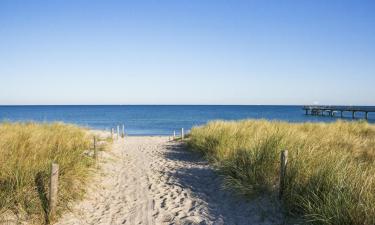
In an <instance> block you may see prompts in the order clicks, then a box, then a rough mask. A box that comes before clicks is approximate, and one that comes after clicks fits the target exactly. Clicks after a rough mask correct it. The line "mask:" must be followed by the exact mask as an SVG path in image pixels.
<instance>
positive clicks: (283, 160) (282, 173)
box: [279, 150, 288, 199]
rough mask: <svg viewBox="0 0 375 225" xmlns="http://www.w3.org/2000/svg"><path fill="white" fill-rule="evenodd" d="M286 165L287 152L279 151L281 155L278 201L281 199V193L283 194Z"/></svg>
mask: <svg viewBox="0 0 375 225" xmlns="http://www.w3.org/2000/svg"><path fill="white" fill-rule="evenodd" d="M287 164H288V150H284V151H281V154H280V184H279V199H281V198H282V197H283V193H284V187H285V176H286V167H287Z"/></svg>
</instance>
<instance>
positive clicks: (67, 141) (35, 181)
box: [0, 123, 94, 224]
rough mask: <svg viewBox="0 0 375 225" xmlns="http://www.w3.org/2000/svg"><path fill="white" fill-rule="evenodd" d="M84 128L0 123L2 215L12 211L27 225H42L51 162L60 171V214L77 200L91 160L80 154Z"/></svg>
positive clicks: (83, 146) (87, 139)
mask: <svg viewBox="0 0 375 225" xmlns="http://www.w3.org/2000/svg"><path fill="white" fill-rule="evenodd" d="M91 140H92V139H91V138H90V137H89V136H88V133H87V131H86V130H84V129H82V128H79V127H76V126H73V125H66V124H60V123H54V124H37V123H1V124H0V215H2V214H4V213H9V212H11V213H12V214H13V215H17V216H18V217H22V219H23V220H27V221H28V222H29V224H43V223H44V222H45V220H46V213H47V208H48V201H47V193H48V188H49V186H48V184H49V176H50V167H51V163H52V162H56V163H58V164H59V167H60V174H59V193H58V208H57V212H58V214H59V213H61V211H62V210H63V209H65V208H66V205H67V203H69V202H71V201H72V200H74V199H77V198H80V197H81V196H82V194H83V190H84V189H83V184H84V183H85V182H86V181H87V178H88V177H89V168H90V166H92V165H93V163H94V162H93V159H92V157H89V156H88V155H87V154H84V151H85V150H87V149H89V148H90V144H91Z"/></svg>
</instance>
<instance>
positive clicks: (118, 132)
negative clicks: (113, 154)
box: [117, 125, 120, 140]
mask: <svg viewBox="0 0 375 225" xmlns="http://www.w3.org/2000/svg"><path fill="white" fill-rule="evenodd" d="M119 136H120V126H119V125H117V140H118V137H119Z"/></svg>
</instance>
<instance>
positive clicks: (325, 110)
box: [303, 105, 375, 120]
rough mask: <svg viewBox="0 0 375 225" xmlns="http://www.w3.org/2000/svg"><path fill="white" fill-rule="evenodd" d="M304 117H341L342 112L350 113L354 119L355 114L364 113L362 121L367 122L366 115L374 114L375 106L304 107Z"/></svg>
mask: <svg viewBox="0 0 375 225" xmlns="http://www.w3.org/2000/svg"><path fill="white" fill-rule="evenodd" d="M303 110H305V114H306V115H314V116H325V115H327V116H332V117H333V116H336V115H337V114H340V117H343V113H344V112H351V114H352V118H353V119H355V118H356V117H355V114H356V112H362V113H364V115H365V117H364V119H366V120H368V114H369V113H370V112H371V113H375V106H331V105H305V106H303Z"/></svg>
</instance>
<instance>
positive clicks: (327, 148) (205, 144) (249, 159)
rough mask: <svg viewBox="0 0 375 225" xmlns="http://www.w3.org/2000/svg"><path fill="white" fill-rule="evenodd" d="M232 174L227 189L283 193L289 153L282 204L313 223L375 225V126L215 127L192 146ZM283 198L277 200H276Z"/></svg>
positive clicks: (193, 136)
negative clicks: (282, 171)
mask: <svg viewBox="0 0 375 225" xmlns="http://www.w3.org/2000/svg"><path fill="white" fill-rule="evenodd" d="M188 144H189V145H190V147H191V148H192V149H194V150H197V151H200V152H203V153H204V154H205V155H206V156H207V157H208V158H209V159H210V160H211V161H212V162H213V163H214V164H215V165H217V166H218V167H219V168H220V171H221V172H222V173H223V174H224V175H225V177H226V179H225V181H226V182H225V187H226V188H229V189H233V190H235V192H237V193H239V194H243V195H247V196H250V197H251V196H254V195H263V194H265V195H271V196H276V195H277V194H276V193H277V190H278V181H279V162H280V152H281V151H282V150H284V149H287V150H288V151H289V157H288V159H289V162H288V167H287V176H286V184H285V191H284V195H283V198H282V204H283V206H284V209H285V213H286V214H287V215H289V217H298V218H302V219H303V220H302V221H303V222H302V223H311V224H358V225H366V224H368V225H371V224H375V126H374V125H370V124H368V123H366V122H344V121H338V122H334V123H286V122H269V121H265V120H245V121H239V122H224V121H216V122H210V123H208V124H207V125H205V126H202V127H195V128H193V129H192V130H191V133H190V139H189V141H188ZM275 199H276V198H275Z"/></svg>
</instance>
